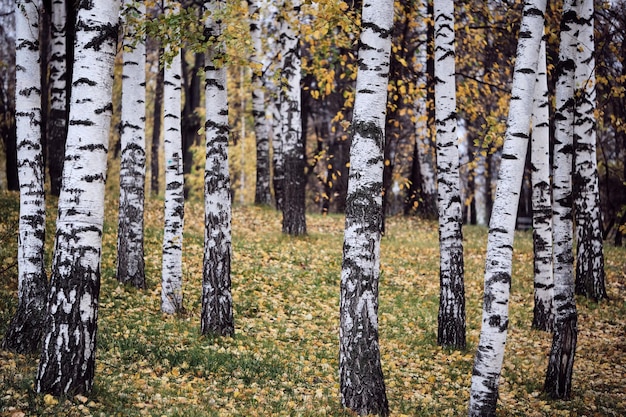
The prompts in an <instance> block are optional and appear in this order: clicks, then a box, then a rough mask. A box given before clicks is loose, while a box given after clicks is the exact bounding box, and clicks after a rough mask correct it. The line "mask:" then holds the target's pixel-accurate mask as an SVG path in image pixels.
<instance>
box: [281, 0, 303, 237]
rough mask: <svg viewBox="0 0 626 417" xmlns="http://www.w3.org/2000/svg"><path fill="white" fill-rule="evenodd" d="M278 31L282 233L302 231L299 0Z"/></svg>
mask: <svg viewBox="0 0 626 417" xmlns="http://www.w3.org/2000/svg"><path fill="white" fill-rule="evenodd" d="M285 10H286V11H287V12H286V16H285V17H284V19H285V20H284V21H283V25H282V27H281V29H282V31H281V34H280V37H281V40H282V53H283V58H282V60H283V61H282V68H281V80H282V88H281V91H282V97H281V110H282V113H283V114H281V117H282V118H284V119H285V120H284V121H283V122H282V123H281V124H282V128H283V132H282V149H281V151H282V158H283V163H284V169H285V179H284V185H283V193H284V194H283V198H284V201H283V205H282V212H283V233H286V234H289V235H303V234H305V233H306V217H305V187H306V177H305V176H304V166H305V160H304V139H303V136H302V107H301V106H302V97H301V90H300V80H301V61H300V33H299V32H300V28H299V25H300V22H299V18H300V0H287V2H286V3H285Z"/></svg>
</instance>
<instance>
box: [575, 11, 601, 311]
mask: <svg viewBox="0 0 626 417" xmlns="http://www.w3.org/2000/svg"><path fill="white" fill-rule="evenodd" d="M576 22H577V25H576V26H577V28H578V33H577V34H578V48H577V52H576V54H577V55H576V72H575V75H574V83H575V92H574V94H575V97H576V113H575V116H574V117H575V121H574V178H573V187H574V189H573V191H574V216H575V224H576V281H575V282H576V284H575V285H576V287H575V290H576V294H581V295H584V296H586V297H589V298H591V299H593V300H595V301H600V300H603V299H606V298H608V295H607V293H606V288H605V285H604V281H605V274H604V253H603V248H602V246H603V242H602V230H603V226H602V213H601V211H600V190H599V186H598V164H597V159H596V158H597V156H596V116H595V109H596V90H595V81H596V76H595V65H596V63H595V59H594V53H595V47H594V45H595V38H594V34H593V30H594V4H593V0H580V3H579V6H578V19H577V21H576Z"/></svg>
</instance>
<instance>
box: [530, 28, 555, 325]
mask: <svg viewBox="0 0 626 417" xmlns="http://www.w3.org/2000/svg"><path fill="white" fill-rule="evenodd" d="M548 94H549V93H548V79H547V69H546V42H545V39H542V40H541V49H540V50H539V62H538V67H537V80H536V82H535V97H534V100H533V116H532V138H531V145H530V149H531V157H530V163H531V184H532V211H533V219H532V222H533V252H534V266H535V268H534V271H535V275H534V291H535V293H534V300H535V306H534V310H533V323H532V326H533V328H535V329H539V330H545V331H552V325H553V323H554V309H553V303H552V299H553V297H554V278H553V275H552V193H551V180H550V109H549V102H548V98H549V97H548Z"/></svg>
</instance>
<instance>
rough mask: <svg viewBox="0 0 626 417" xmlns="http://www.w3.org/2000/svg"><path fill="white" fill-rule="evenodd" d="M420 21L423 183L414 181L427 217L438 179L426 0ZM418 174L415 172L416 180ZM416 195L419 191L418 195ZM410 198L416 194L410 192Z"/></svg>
mask: <svg viewBox="0 0 626 417" xmlns="http://www.w3.org/2000/svg"><path fill="white" fill-rule="evenodd" d="M418 8H419V15H420V17H421V18H420V21H419V22H418V24H419V25H420V27H419V29H418V33H419V34H418V42H419V44H418V47H417V53H416V62H417V65H418V71H419V72H418V78H417V82H416V84H417V89H418V91H419V93H418V97H417V99H416V100H415V149H414V152H413V161H414V162H413V163H414V164H415V163H416V162H417V164H418V167H419V179H420V180H421V181H420V184H411V191H412V193H415V194H417V193H418V191H417V190H418V187H419V188H420V190H421V192H420V193H419V194H420V196H421V200H422V201H419V202H418V204H421V205H422V207H421V208H420V207H419V206H418V211H419V212H421V213H423V214H424V215H425V216H427V217H431V216H434V215H435V213H436V212H437V208H436V206H437V203H436V199H437V198H436V196H437V181H436V174H435V171H436V170H435V161H434V160H435V146H433V145H434V144H433V143H432V140H431V136H430V130H431V129H430V128H429V126H428V114H429V110H428V94H427V88H428V73H427V66H428V23H427V22H428V11H427V4H426V1H420V2H419V5H418ZM415 177H416V176H414V178H413V179H414V180H415V179H416V178H415ZM415 197H417V195H416V196H415ZM411 198H414V197H413V196H411Z"/></svg>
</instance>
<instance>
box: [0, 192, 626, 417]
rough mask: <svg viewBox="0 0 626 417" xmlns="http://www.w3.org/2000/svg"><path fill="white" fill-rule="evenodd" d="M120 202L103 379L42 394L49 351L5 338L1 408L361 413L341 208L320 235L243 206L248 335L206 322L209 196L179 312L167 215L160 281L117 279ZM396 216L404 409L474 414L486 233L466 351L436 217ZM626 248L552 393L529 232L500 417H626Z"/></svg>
mask: <svg viewBox="0 0 626 417" xmlns="http://www.w3.org/2000/svg"><path fill="white" fill-rule="evenodd" d="M161 204H162V202H160V201H152V200H150V201H147V205H148V206H147V211H148V212H152V213H155V212H158V210H161V209H162V207H161ZM107 207H108V209H107V213H106V214H107V218H106V221H107V224H108V228H107V231H108V233H105V236H104V242H103V260H102V269H103V276H102V289H101V293H100V294H101V297H100V311H99V330H98V350H97V368H96V377H95V385H94V391H93V392H92V393H91V394H90V395H89V396H76V397H68V398H60V399H57V398H51V397H48V396H38V395H35V394H34V390H33V384H34V375H35V372H36V365H37V359H38V358H37V357H36V356H30V357H29V356H23V355H16V354H12V353H9V352H6V351H0V363H1V364H2V366H1V368H0V393H2V394H0V416H19V415H58V416H88V415H92V416H115V415H118V416H141V415H152V416H268V415H273V416H322V415H329V416H350V415H352V414H351V413H350V412H348V411H346V410H344V409H343V408H342V407H341V404H340V398H339V380H338V361H337V357H338V320H339V314H338V311H339V307H338V306H339V281H340V274H341V256H342V253H341V250H342V240H343V221H344V219H343V216H339V215H328V216H321V215H308V217H307V226H308V229H309V234H308V235H307V236H305V237H297V238H290V237H287V236H284V235H283V234H282V233H281V232H280V230H281V217H280V213H278V212H276V211H274V210H272V209H268V208H259V207H253V206H239V207H235V208H234V210H233V262H232V285H233V302H234V311H235V326H236V334H235V336H234V337H228V338H207V337H203V336H201V335H200V334H199V328H200V324H199V315H200V292H201V280H202V234H203V225H202V217H203V216H201V215H196V214H197V213H202V210H203V209H202V206H201V205H200V204H197V203H189V204H188V205H187V207H186V213H189V215H188V216H187V218H186V219H185V227H186V231H185V242H184V244H183V247H184V306H185V310H186V312H185V313H184V314H181V315H175V316H167V315H164V314H162V313H161V312H160V311H159V306H160V259H161V255H160V250H161V248H160V244H161V242H160V236H161V234H162V230H160V228H161V225H162V223H161V222H162V216H160V215H158V214H156V215H147V216H146V219H147V220H146V235H147V236H149V237H148V238H147V239H146V275H147V283H148V289H147V290H144V291H141V290H136V289H134V288H131V287H124V286H121V285H120V284H118V282H117V281H116V280H115V276H114V274H115V260H116V256H115V251H116V236H115V228H116V212H115V211H114V209H113V208H112V207H117V205H116V204H115V202H112V203H111V204H108V205H107ZM192 213H195V214H192ZM49 221H51V220H49ZM387 228H388V231H387V233H386V235H385V236H384V238H383V241H382V260H381V265H382V266H381V269H382V271H381V283H380V309H379V323H380V345H381V354H382V363H383V371H384V375H385V382H386V386H387V395H388V398H389V402H390V406H391V411H392V415H394V416H433V415H437V416H460V415H466V412H467V411H466V409H467V403H468V398H469V385H470V379H471V370H472V364H473V356H474V349H475V348H476V345H477V343H478V336H479V332H480V315H481V305H482V285H483V283H482V277H483V270H484V254H485V243H486V234H487V231H486V229H485V228H481V227H475V226H466V227H465V229H464V236H465V243H464V244H465V271H466V277H465V278H466V293H467V295H466V297H467V317H468V319H467V329H468V349H467V350H466V351H451V350H446V349H442V348H440V347H438V346H437V345H436V332H437V309H438V294H439V288H438V286H439V279H438V242H437V224H436V223H435V222H430V221H421V220H419V219H415V218H405V217H393V218H391V219H389V220H388V222H387ZM49 240H50V239H49ZM50 244H51V242H50ZM49 247H50V246H49ZM625 255H626V249H623V248H616V247H612V246H610V245H609V244H608V243H607V244H606V247H605V256H606V272H607V287H608V290H609V296H610V300H609V301H608V302H603V303H601V304H599V305H596V304H594V303H592V302H589V301H587V300H585V299H581V298H578V300H577V301H578V310H579V332H580V333H579V338H578V349H577V352H576V361H575V365H574V383H573V393H572V399H571V400H569V401H551V400H548V399H547V398H546V397H545V396H544V395H543V394H542V392H541V389H542V384H543V379H544V377H545V369H546V365H547V356H548V352H549V348H550V343H551V337H550V335H549V334H547V333H544V332H539V331H536V330H533V329H531V327H530V324H531V322H532V303H533V296H532V241H531V234H530V233H529V232H521V233H518V236H517V238H516V247H515V257H514V266H513V271H514V272H513V284H512V291H511V307H510V319H511V320H510V323H511V325H510V328H509V332H508V341H507V346H506V354H505V360H504V368H503V371H502V377H501V381H500V393H499V401H498V410H497V414H498V416H621V415H626V378H625V377H626V342H625V340H626V338H625V336H626V319H625V317H626V302H625V299H626V274H625V271H626V256H625ZM1 279H2V281H1V282H0V303H1V304H0V310H1V311H2V312H3V317H10V314H11V312H12V311H14V309H15V304H16V300H15V282H13V281H14V280H15V279H16V277H15V276H12V277H7V276H6V274H5V275H3V276H2V278H1ZM5 328H6V324H3V325H2V327H0V330H1V331H4V329H5Z"/></svg>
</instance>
